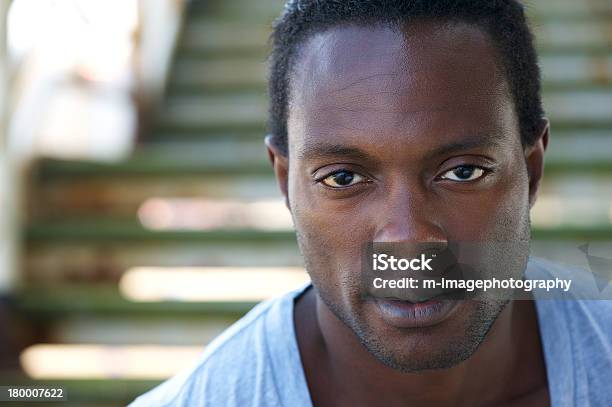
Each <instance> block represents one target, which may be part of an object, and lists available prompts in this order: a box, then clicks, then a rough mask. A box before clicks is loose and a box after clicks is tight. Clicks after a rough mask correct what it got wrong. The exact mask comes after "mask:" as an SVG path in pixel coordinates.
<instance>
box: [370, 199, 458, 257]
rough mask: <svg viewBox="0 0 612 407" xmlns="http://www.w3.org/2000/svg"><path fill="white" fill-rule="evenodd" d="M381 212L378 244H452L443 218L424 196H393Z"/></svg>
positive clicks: (376, 235) (378, 223)
mask: <svg viewBox="0 0 612 407" xmlns="http://www.w3.org/2000/svg"><path fill="white" fill-rule="evenodd" d="M379 213H380V216H379V221H378V222H377V225H378V226H377V229H376V233H375V235H374V242H381V243H385V242H389V243H390V242H412V243H440V244H443V245H446V244H447V243H448V238H447V236H446V233H445V231H444V229H443V225H442V224H441V220H442V219H440V217H439V216H436V213H435V207H434V205H432V202H429V201H428V200H427V199H426V197H425V196H423V195H420V194H414V193H410V191H407V190H405V191H400V192H395V193H393V194H389V195H388V196H387V199H385V200H384V203H383V204H382V207H381V211H380V212H379ZM438 215H439V214H438Z"/></svg>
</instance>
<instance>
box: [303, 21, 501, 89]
mask: <svg viewBox="0 0 612 407" xmlns="http://www.w3.org/2000/svg"><path fill="white" fill-rule="evenodd" d="M444 68H446V69H444ZM433 70H436V74H437V75H438V76H439V75H441V74H447V75H448V76H447V78H445V79H447V82H449V83H450V82H452V79H453V78H457V77H458V76H459V75H457V74H458V73H459V72H458V70H463V71H474V70H477V71H479V72H480V73H487V74H488V76H489V77H490V78H491V79H493V80H496V81H500V82H503V75H499V71H500V70H499V69H498V64H497V54H496V52H495V49H494V46H493V43H492V41H490V39H489V37H488V35H487V34H486V33H484V32H483V31H482V30H481V29H480V28H479V27H476V26H474V25H471V24H468V23H464V22H449V21H438V20H422V21H413V22H411V23H410V24H406V25H404V26H394V25H390V24H385V25H383V24H373V25H355V24H353V25H342V26H337V27H332V28H329V29H327V30H324V31H322V32H320V33H317V34H314V35H312V36H311V37H310V38H309V39H308V40H307V41H306V42H305V43H304V44H303V46H302V47H301V48H300V53H299V56H298V61H297V63H296V64H295V68H294V72H293V73H294V75H293V80H292V85H293V86H292V90H295V91H297V92H300V91H304V90H308V89H312V87H313V85H316V84H317V83H320V84H321V86H320V87H324V86H327V85H332V86H330V87H328V88H327V90H328V91H329V92H330V93H337V92H344V91H350V90H351V88H353V87H355V86H356V85H366V86H367V85H368V84H373V85H376V86H380V85H381V84H384V83H385V81H386V80H387V82H390V81H391V80H393V82H394V84H395V85H398V84H401V83H398V82H397V81H401V80H404V81H406V83H405V85H407V86H408V85H410V82H411V79H427V77H425V75H423V74H427V73H431V72H432V71H433ZM418 74H421V75H420V77H418V78H414V77H415V76H417V75H418ZM432 79H433V78H432ZM329 82H333V83H329ZM412 82H414V81H412ZM422 82H426V83H424V85H427V86H435V85H436V83H435V82H434V81H427V80H425V81H422Z"/></svg>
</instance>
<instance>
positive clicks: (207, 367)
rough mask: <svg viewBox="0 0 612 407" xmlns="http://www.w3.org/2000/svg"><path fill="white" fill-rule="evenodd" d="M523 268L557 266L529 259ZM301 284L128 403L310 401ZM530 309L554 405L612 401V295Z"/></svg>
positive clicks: (542, 270) (536, 270)
mask: <svg viewBox="0 0 612 407" xmlns="http://www.w3.org/2000/svg"><path fill="white" fill-rule="evenodd" d="M527 272H528V275H529V273H532V274H534V275H535V274H537V275H544V274H546V275H551V276H554V275H558V274H563V270H562V269H561V268H559V267H558V266H556V265H555V264H553V263H549V262H545V261H542V260H534V259H531V260H530V263H529V267H528V270H527ZM530 278H533V277H531V276H530ZM307 288H308V286H305V287H302V288H300V289H299V290H296V291H293V292H290V293H288V294H285V295H284V296H282V297H280V298H277V299H274V300H270V301H267V302H264V303H261V304H259V305H258V306H256V307H255V308H253V309H252V310H251V311H250V312H249V313H248V314H247V315H245V316H244V317H243V318H242V319H240V320H239V321H238V322H236V323H235V324H234V325H232V326H231V327H230V328H228V329H227V330H226V331H225V332H224V333H223V334H221V335H220V336H219V337H218V338H216V339H215V340H214V341H213V342H212V343H211V344H210V345H209V346H208V347H207V348H206V350H205V351H204V352H203V354H202V356H201V357H200V359H199V360H198V361H197V362H196V363H195V364H194V366H193V367H191V368H190V369H187V370H185V371H184V372H183V373H181V374H179V375H177V376H175V377H173V378H172V379H170V380H168V381H166V382H165V383H163V384H161V385H160V386H158V387H156V388H155V389H153V390H151V391H150V392H148V393H146V394H144V395H142V396H140V397H138V398H137V399H136V400H135V401H134V402H133V403H132V404H131V405H130V406H132V407H140V406H147V407H151V406H235V407H244V406H287V407H293V406H312V401H311V399H310V395H309V393H308V387H307V384H306V378H305V375H304V370H303V368H302V363H301V360H300V354H299V350H298V345H297V341H296V337H295V329H294V324H293V305H294V300H295V298H297V297H298V296H299V295H300V294H301V293H302V292H304V290H306V289H307ZM536 309H537V315H538V320H539V326H540V335H541V339H542V346H543V351H544V359H545V362H546V371H547V374H548V387H549V390H550V397H551V402H552V406H553V407H566V406H567V407H569V406H580V407H583V406H612V340H611V335H612V301H604V300H537V301H536Z"/></svg>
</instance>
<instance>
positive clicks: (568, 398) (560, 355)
mask: <svg viewBox="0 0 612 407" xmlns="http://www.w3.org/2000/svg"><path fill="white" fill-rule="evenodd" d="M532 265H533V266H537V267H539V268H541V269H542V270H544V271H546V272H547V273H550V275H551V276H552V277H553V278H557V277H565V278H567V277H573V278H577V279H581V278H584V279H585V281H584V284H585V286H586V288H585V290H586V291H583V292H586V293H587V294H588V293H592V291H590V289H589V286H588V285H589V284H595V283H594V281H593V280H592V276H591V275H590V274H589V272H588V271H584V270H583V271H579V270H577V269H575V268H571V267H565V266H562V265H559V264H556V263H552V262H549V261H546V260H541V259H538V260H535V261H533V262H532ZM579 283H583V282H579ZM579 294H582V293H579ZM606 298H609V296H607V295H603V296H600V299H588V297H586V299H585V297H583V296H582V295H578V298H576V297H573V296H567V297H559V298H555V299H540V300H537V301H536V303H537V307H536V308H537V310H538V320H539V325H540V333H541V335H542V343H543V346H544V350H545V353H546V362H547V371H548V375H549V380H551V381H552V388H553V393H555V397H556V398H557V399H558V400H557V404H558V405H564V406H565V405H589V404H590V405H612V404H611V403H612V388H610V386H609V377H610V374H612V342H611V339H610V338H612V300H610V299H606Z"/></svg>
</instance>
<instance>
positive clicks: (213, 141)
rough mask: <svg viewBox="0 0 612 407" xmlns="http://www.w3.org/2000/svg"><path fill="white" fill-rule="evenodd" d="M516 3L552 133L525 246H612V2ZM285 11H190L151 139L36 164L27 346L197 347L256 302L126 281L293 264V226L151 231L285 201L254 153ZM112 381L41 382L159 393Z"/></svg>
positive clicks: (115, 398) (24, 298)
mask: <svg viewBox="0 0 612 407" xmlns="http://www.w3.org/2000/svg"><path fill="white" fill-rule="evenodd" d="M527 3H529V4H531V5H530V6H529V7H530V8H529V13H530V14H531V16H532V23H533V25H534V28H535V31H536V36H537V37H538V41H539V42H538V47H539V50H540V57H541V64H542V69H543V72H544V83H545V85H544V86H545V107H546V109H547V111H548V113H549V117H550V118H551V122H552V140H551V144H550V151H549V156H548V160H547V164H546V181H545V184H544V186H543V193H542V196H543V198H544V200H543V201H544V203H543V205H552V207H553V209H554V210H552V212H555V211H556V212H555V213H556V215H557V217H556V218H555V217H552V218H551V216H552V215H554V214H555V213H553V214H552V215H551V209H549V208H548V207H543V209H542V210H541V212H542V214H541V215H538V212H537V210H538V207H536V208H535V210H534V212H535V213H534V218H535V219H534V237H535V238H536V239H537V240H538V244H537V245H536V246H538V245H539V246H538V247H539V248H540V250H542V251H543V252H546V253H552V252H554V253H560V255H562V252H563V250H564V249H563V248H564V247H567V245H570V246H572V245H574V244H575V242H583V241H594V240H606V241H612V226H611V225H612V208H611V204H612V92H611V90H612V4H611V3H609V2H608V1H606V0H596V1H579V2H576V1H573V0H553V1H546V2H544V1H543V0H539V1H531V2H527ZM280 10H282V2H281V1H278V0H257V1H245V0H214V1H213V0H210V1H200V2H193V3H192V4H191V5H190V8H189V10H188V12H187V14H186V21H185V23H184V28H183V33H182V37H181V39H180V42H179V44H178V46H177V50H176V60H175V64H174V68H173V70H172V74H171V76H170V78H169V83H168V87H167V93H166V99H165V102H164V104H163V106H162V107H161V111H160V113H159V117H158V120H157V124H156V126H155V130H154V132H153V133H152V134H151V135H150V137H149V138H147V139H146V140H145V141H144V143H143V144H142V145H141V146H140V148H139V149H138V151H136V152H135V154H134V155H133V157H132V158H131V159H129V160H127V161H125V162H121V163H117V164H112V165H111V164H101V163H93V162H73V161H59V160H49V159H46V160H41V161H39V162H38V163H36V165H35V167H34V168H33V171H32V174H31V179H30V184H29V186H28V188H29V194H28V206H29V207H28V213H29V221H28V225H26V227H25V229H24V239H25V252H24V254H23V270H22V273H23V282H24V283H23V285H22V287H21V288H20V290H19V293H18V296H17V301H16V303H15V307H16V310H17V312H18V315H19V317H20V318H21V320H22V322H23V325H24V326H25V327H26V328H25V329H24V330H23V332H24V335H25V338H26V340H25V342H26V344H28V345H34V344H36V343H45V344H67V345H70V344H79V345H87V344H97V345H103V346H107V347H109V348H111V349H112V348H114V347H122V346H131V345H140V344H148V345H164V346H185V345H186V346H196V347H197V346H200V347H203V346H204V345H205V344H206V342H207V341H208V340H210V339H211V338H212V337H214V336H215V335H216V334H218V333H219V332H220V331H221V330H222V329H223V328H224V327H225V326H227V325H228V324H230V323H231V322H232V321H234V320H236V319H237V318H239V317H240V316H241V315H242V314H243V313H244V312H246V311H247V310H248V309H249V308H250V307H252V306H253V302H251V301H215V302H183V301H157V302H156V301H153V302H138V301H132V300H128V299H126V298H125V297H124V296H123V295H122V294H121V292H120V291H119V287H118V282H119V281H120V278H121V277H122V275H123V274H124V273H125V271H126V270H128V269H130V268H133V267H142V266H156V267H187V266H189V267H191V266H207V267H210V266H274V267H276V266H278V267H282V266H299V265H300V264H301V260H300V256H299V253H298V251H297V248H296V245H295V238H294V236H293V232H292V231H291V230H290V228H285V229H283V228H282V227H270V228H266V227H265V226H266V225H263V226H262V227H257V228H251V227H248V225H249V223H248V222H246V223H244V225H246V226H244V225H243V227H239V226H240V225H241V223H240V222H237V223H236V224H235V225H234V227H231V228H224V227H211V226H210V225H208V226H205V227H201V228H191V229H188V230H185V229H184V228H183V229H181V228H174V229H173V228H171V227H170V228H168V227H165V226H164V224H163V222H162V224H161V225H160V224H155V216H158V217H160V216H161V217H162V218H163V215H164V213H166V212H167V211H168V210H170V211H171V212H172V211H173V210H174V211H177V210H178V211H180V210H181V208H182V206H180V205H178V206H177V207H172V202H173V201H172V200H177V199H179V200H183V201H182V202H184V201H185V200H187V201H189V199H210V200H221V201H227V200H230V201H240V202H243V201H244V202H250V201H262V200H270V199H277V200H279V201H280V196H279V193H278V190H277V187H276V184H275V181H274V179H273V174H272V171H271V169H270V168H269V167H268V163H267V155H266V152H265V148H264V145H263V136H264V134H265V127H264V124H265V119H266V109H267V101H266V97H265V69H266V61H265V60H266V54H267V46H266V44H267V36H268V33H269V24H270V22H271V21H272V19H273V18H274V17H275V16H277V15H278V14H279V12H280ZM576 196H581V197H582V199H579V200H576ZM165 199H168V200H170V201H168V202H170V204H168V202H166V201H164V200H165ZM146 202H149V208H153V209H151V211H152V213H153V215H155V216H154V217H153V222H154V224H153V226H152V227H151V225H146V219H147V216H146V215H147V213H146V212H147V210H146V208H145V209H143V208H144V206H143V203H146ZM538 205H539V204H538ZM168 208H170V209H168ZM177 208H178V209H177ZM204 208H208V207H204ZM236 208H238V209H236V210H239V209H240V208H242V207H241V206H236ZM279 208H280V207H279ZM164 211H166V212H164ZM280 211H282V208H281V209H279V212H278V216H279V217H280V216H285V215H283V214H281V213H280ZM215 213H216V212H215ZM156 214H157V215H156ZM230 215H231V216H230V218H233V217H234V215H235V214H233V215H232V214H230ZM536 215H538V216H536ZM236 216H238V215H236ZM540 217H541V220H538V219H540ZM143 219H144V220H143ZM559 219H562V221H559ZM162 220H163V219H162ZM230 220H231V219H230ZM143 224H144V225H143ZM236 225H238V226H236ZM147 226H148V227H147ZM166 226H167V225H166ZM213 226H214V225H213ZM68 355H70V353H66V358H68V357H69V356H68ZM60 363H68V362H67V361H63V362H60ZM109 371H110V372H111V373H110V375H111V377H109V378H106V379H102V378H80V379H79V378H70V379H66V378H63V379H57V380H56V379H53V378H49V379H46V381H45V380H43V379H39V380H38V381H37V383H45V382H48V383H53V384H58V383H59V384H63V385H65V386H67V387H68V394H69V397H70V399H71V400H72V402H73V403H74V404H76V405H120V404H125V403H126V402H128V401H129V400H131V399H133V398H134V397H135V396H136V395H138V394H140V393H142V392H143V391H145V390H147V389H149V388H151V387H153V386H154V385H155V384H156V383H157V382H159V379H150V378H149V379H147V378H146V377H134V376H130V377H129V378H125V377H112V373H113V371H112V369H109ZM6 374H10V372H9V373H6ZM9 377H11V378H13V379H12V381H11V382H12V383H14V382H15V381H16V380H27V379H26V378H25V376H24V377H19V376H9ZM3 382H7V381H6V380H3Z"/></svg>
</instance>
